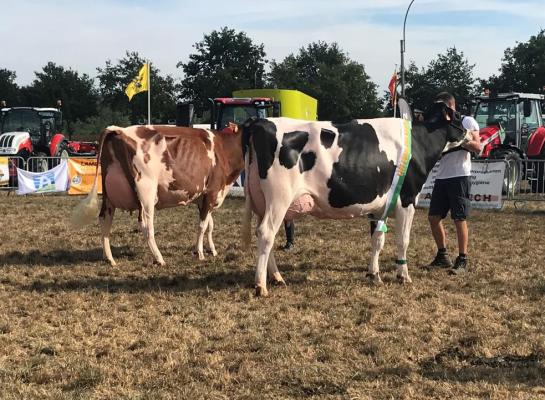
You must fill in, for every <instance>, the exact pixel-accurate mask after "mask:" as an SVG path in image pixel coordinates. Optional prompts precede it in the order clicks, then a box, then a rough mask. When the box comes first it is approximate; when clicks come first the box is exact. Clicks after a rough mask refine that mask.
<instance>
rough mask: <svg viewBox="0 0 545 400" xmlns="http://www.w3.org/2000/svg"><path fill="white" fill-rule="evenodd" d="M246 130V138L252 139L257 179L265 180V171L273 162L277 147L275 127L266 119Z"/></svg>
mask: <svg viewBox="0 0 545 400" xmlns="http://www.w3.org/2000/svg"><path fill="white" fill-rule="evenodd" d="M248 129H249V130H250V132H249V133H248V137H250V136H251V137H252V140H253V143H254V150H255V153H256V155H257V168H258V171H259V177H260V178H261V179H265V178H266V177H267V171H268V170H269V168H270V167H271V165H272V164H273V161H274V153H275V151H276V147H277V146H278V140H277V139H276V125H274V123H272V122H271V121H268V120H266V119H263V120H258V121H256V122H255V123H253V124H251V125H250V126H249V127H248Z"/></svg>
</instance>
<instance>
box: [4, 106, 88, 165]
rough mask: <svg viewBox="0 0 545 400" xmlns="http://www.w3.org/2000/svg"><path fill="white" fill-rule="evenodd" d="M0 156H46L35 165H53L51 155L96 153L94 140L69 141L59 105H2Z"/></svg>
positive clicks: (67, 155) (64, 155)
mask: <svg viewBox="0 0 545 400" xmlns="http://www.w3.org/2000/svg"><path fill="white" fill-rule="evenodd" d="M0 111H1V114H0V156H8V157H9V156H12V157H16V156H17V157H21V158H23V159H24V160H27V159H28V158H29V157H42V158H43V159H42V160H41V161H40V160H39V161H40V162H38V163H35V164H33V169H35V170H37V171H44V170H47V169H48V168H49V167H50V162H48V159H47V157H63V158H68V157H69V156H95V155H96V145H95V143H91V142H73V141H69V140H68V139H67V138H66V137H65V136H64V134H62V133H61V129H62V113H61V111H60V110H59V109H57V108H35V107H9V108H8V107H4V108H2V109H0Z"/></svg>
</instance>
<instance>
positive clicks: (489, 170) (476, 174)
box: [418, 161, 505, 209]
mask: <svg viewBox="0 0 545 400" xmlns="http://www.w3.org/2000/svg"><path fill="white" fill-rule="evenodd" d="M438 165H439V162H438V163H437V164H435V167H433V170H432V171H431V172H430V174H429V175H428V179H427V180H426V183H425V184H424V187H423V188H422V191H421V192H420V195H419V197H418V206H420V207H426V208H427V207H429V206H430V200H431V193H432V191H433V184H434V183H435V175H436V173H437V166H438ZM504 174H505V163H504V162H502V161H499V162H475V161H473V162H472V163H471V177H470V178H471V189H470V199H471V207H473V208H481V209H500V208H502V205H503V201H502V197H501V190H502V186H503V177H504Z"/></svg>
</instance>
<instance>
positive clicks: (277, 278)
mask: <svg viewBox="0 0 545 400" xmlns="http://www.w3.org/2000/svg"><path fill="white" fill-rule="evenodd" d="M271 284H272V285H274V286H287V285H286V281H284V278H282V276H281V275H280V272H275V273H274V274H273V276H272V278H271Z"/></svg>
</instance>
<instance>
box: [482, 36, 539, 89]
mask: <svg viewBox="0 0 545 400" xmlns="http://www.w3.org/2000/svg"><path fill="white" fill-rule="evenodd" d="M480 84H481V86H482V87H483V88H488V89H490V90H492V91H495V92H510V91H515V92H528V93H544V92H545V87H544V86H545V30H541V31H540V32H539V33H538V34H537V35H535V36H531V37H530V39H529V40H528V41H527V42H523V43H518V44H517V45H516V46H514V47H513V48H507V49H506V50H505V53H504V57H503V60H502V65H501V67H500V74H499V75H497V76H496V75H493V76H491V77H490V78H488V79H485V80H481V82H480Z"/></svg>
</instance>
